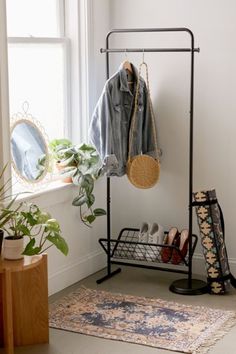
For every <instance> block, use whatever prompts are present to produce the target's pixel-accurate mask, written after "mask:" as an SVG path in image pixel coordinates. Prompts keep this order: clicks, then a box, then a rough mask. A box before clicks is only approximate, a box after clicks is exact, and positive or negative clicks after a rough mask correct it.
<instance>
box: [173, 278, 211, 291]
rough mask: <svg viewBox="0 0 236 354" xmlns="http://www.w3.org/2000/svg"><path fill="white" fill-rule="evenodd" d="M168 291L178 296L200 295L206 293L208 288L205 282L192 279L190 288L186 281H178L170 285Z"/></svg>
mask: <svg viewBox="0 0 236 354" xmlns="http://www.w3.org/2000/svg"><path fill="white" fill-rule="evenodd" d="M169 290H170V291H172V293H176V294H180V295H202V294H206V293H207V292H208V287H207V284H206V282H204V281H202V280H199V279H192V281H191V286H189V281H188V279H178V280H175V281H174V282H173V283H172V284H171V285H170V287H169Z"/></svg>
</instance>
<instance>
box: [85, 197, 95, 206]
mask: <svg viewBox="0 0 236 354" xmlns="http://www.w3.org/2000/svg"><path fill="white" fill-rule="evenodd" d="M94 202H95V196H94V194H90V195H88V196H87V202H86V203H87V206H88V208H91V206H92V205H93V204H94Z"/></svg>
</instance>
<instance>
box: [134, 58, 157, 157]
mask: <svg viewBox="0 0 236 354" xmlns="http://www.w3.org/2000/svg"><path fill="white" fill-rule="evenodd" d="M142 66H144V67H145V69H146V84H147V99H148V103H149V108H150V112H151V120H152V131H153V138H154V146H155V155H156V160H159V153H160V150H159V149H158V144H157V132H156V125H155V118H154V111H153V106H152V101H151V95H150V88H149V78H148V66H147V63H145V62H144V61H143V62H142V63H141V64H140V65H139V70H138V79H137V86H136V92H135V98H134V111H133V115H132V118H131V127H130V132H129V152H128V161H130V159H131V148H132V144H133V137H134V128H135V123H136V115H137V110H138V94H139V89H140V78H141V70H142Z"/></svg>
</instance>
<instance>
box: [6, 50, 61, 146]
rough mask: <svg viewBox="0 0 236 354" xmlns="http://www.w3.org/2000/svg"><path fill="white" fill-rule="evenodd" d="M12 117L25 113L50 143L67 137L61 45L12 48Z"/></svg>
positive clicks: (10, 91)
mask: <svg viewBox="0 0 236 354" xmlns="http://www.w3.org/2000/svg"><path fill="white" fill-rule="evenodd" d="M8 55H9V59H8V60H9V96H10V114H11V115H13V114H14V113H17V112H20V111H22V104H23V102H24V101H27V102H28V103H29V113H31V114H32V115H33V117H34V118H36V119H37V120H39V121H40V123H41V124H42V126H43V127H44V129H45V131H46V133H47V135H48V137H49V139H50V140H51V139H54V138H56V137H63V136H64V115H65V98H64V97H65V95H64V85H65V84H64V48H63V45H62V44H40V45H39V44H37V45H34V44H30V45H29V44H27V45H26V44H10V45H9V54H8Z"/></svg>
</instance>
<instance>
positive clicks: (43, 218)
mask: <svg viewBox="0 0 236 354" xmlns="http://www.w3.org/2000/svg"><path fill="white" fill-rule="evenodd" d="M50 219H51V215H50V214H49V213H47V212H45V211H41V212H40V213H38V215H37V220H36V223H37V224H46V223H47V222H48V220H50Z"/></svg>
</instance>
